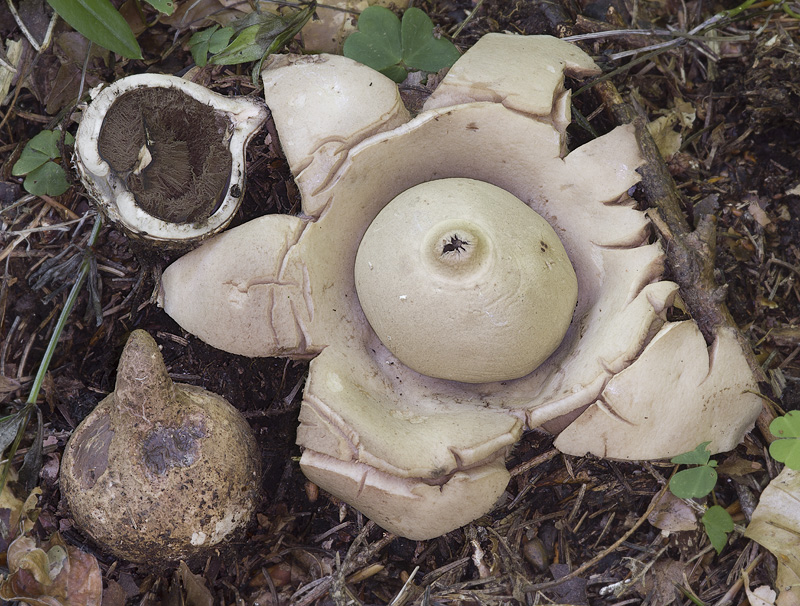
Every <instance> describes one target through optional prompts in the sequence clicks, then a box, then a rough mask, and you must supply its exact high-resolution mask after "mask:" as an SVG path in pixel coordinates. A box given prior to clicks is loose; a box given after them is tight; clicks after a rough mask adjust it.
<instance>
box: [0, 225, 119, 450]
mask: <svg viewBox="0 0 800 606" xmlns="http://www.w3.org/2000/svg"><path fill="white" fill-rule="evenodd" d="M102 225H103V219H102V217H101V216H100V215H97V217H96V218H95V221H94V227H93V228H92V233H91V235H90V236H89V241H88V242H87V244H86V246H87V249H86V252H84V257H83V262H82V263H81V267H80V270H78V277H77V279H76V280H75V283H74V284H73V285H72V290H70V291H69V296H68V297H67V301H66V302H65V303H64V309H62V310H61V315H59V316H58V322H56V327H55V330H53V335H52V336H51V337H50V342H49V343H48V344H47V349H46V350H45V352H44V356H42V363H41V364H39V370H38V371H37V372H36V378H35V379H34V380H33V386H32V387H31V392H30V394H29V395H28V401H27V404H30V405H33V404H35V403H36V399H37V398H38V397H39V391H40V390H41V388H42V383H43V382H44V376H45V374H46V373H47V370H48V369H49V368H50V361H51V360H52V359H53V354H54V353H55V351H56V347H57V346H58V342H59V341H60V340H61V333H62V332H64V326H66V324H67V319H68V318H69V315H70V313H72V308H73V307H75V301H77V300H78V294H80V291H81V287H82V286H83V283H84V282H85V281H86V276H88V275H89V266H90V265H91V259H90V255H91V252H90V250H91V247H92V246H94V243H95V242H96V241H97V235H98V234H99V233H100V227H101V226H102ZM12 456H13V455H12Z"/></svg>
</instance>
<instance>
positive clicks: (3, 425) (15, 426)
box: [0, 409, 28, 458]
mask: <svg viewBox="0 0 800 606" xmlns="http://www.w3.org/2000/svg"><path fill="white" fill-rule="evenodd" d="M23 410H24V409H23ZM27 415H28V413H27V411H25V412H23V411H22V410H21V411H19V412H16V413H14V414H13V415H8V416H7V417H3V418H2V419H0V458H2V455H3V453H4V452H5V451H6V449H7V448H8V447H9V446H11V443H12V442H13V441H14V439H15V438H16V437H17V432H18V431H19V430H20V427H21V426H22V424H23V423H24V422H25V420H26V419H27Z"/></svg>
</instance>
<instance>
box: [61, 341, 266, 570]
mask: <svg viewBox="0 0 800 606" xmlns="http://www.w3.org/2000/svg"><path fill="white" fill-rule="evenodd" d="M259 479H260V459H259V451H258V449H257V447H256V444H255V440H254V438H253V436H252V433H251V432H250V428H249V426H248V425H247V422H246V421H245V420H244V419H243V418H242V416H241V415H240V414H239V413H238V411H236V409H235V408H233V407H232V406H231V405H230V404H229V403H228V402H227V401H225V400H224V399H223V398H221V397H219V396H217V395H215V394H212V393H210V392H208V391H205V390H204V389H201V388H199V387H195V386H192V385H181V384H175V383H173V382H172V380H171V379H170V378H169V375H168V374H167V369H166V368H165V366H164V362H163V360H162V358H161V353H160V352H159V350H158V346H157V345H156V343H155V341H154V340H153V339H152V337H150V335H148V334H147V333H146V332H144V331H142V330H137V331H134V332H133V333H132V334H131V337H130V339H129V340H128V343H127V344H126V345H125V349H124V351H123V353H122V358H121V359H120V364H119V368H118V371H117V381H116V388H115V390H114V392H113V393H111V394H110V395H109V396H108V397H106V398H105V399H104V400H103V401H102V402H100V404H98V406H97V408H95V410H94V411H93V412H92V413H91V414H90V415H89V416H88V417H86V419H85V420H84V421H83V422H82V423H81V424H80V425H79V426H78V428H77V429H76V430H75V431H74V432H73V435H72V437H71V438H70V441H69V443H68V444H67V448H66V450H65V452H64V458H63V461H62V467H61V490H62V493H63V494H64V496H65V498H66V500H67V504H68V506H69V508H70V511H71V513H72V516H73V518H74V520H75V522H76V524H77V525H78V526H79V527H80V528H81V530H83V532H85V533H86V534H88V535H89V536H91V537H92V538H93V539H94V540H95V541H96V542H97V543H98V544H100V545H101V546H103V547H104V548H105V549H107V550H108V551H110V552H111V553H113V554H114V555H115V556H118V557H121V558H124V559H126V560H129V561H132V562H139V563H145V564H150V565H157V564H160V563H164V562H169V561H175V560H178V559H184V558H187V557H192V556H195V555H198V554H201V553H202V552H204V551H206V550H207V549H209V548H211V547H214V546H219V544H220V543H221V542H222V541H224V540H226V539H230V538H232V537H233V536H234V535H235V534H236V531H237V530H239V529H241V528H242V527H243V526H244V525H245V524H247V522H248V520H249V519H250V515H251V514H252V512H253V510H254V508H255V505H256V502H257V497H258V485H259Z"/></svg>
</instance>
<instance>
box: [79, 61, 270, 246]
mask: <svg viewBox="0 0 800 606" xmlns="http://www.w3.org/2000/svg"><path fill="white" fill-rule="evenodd" d="M95 95H96V96H95V98H94V100H93V102H92V104H91V105H90V106H89V108H88V109H87V110H86V112H85V114H84V116H83V119H82V121H81V126H80V127H79V129H78V133H77V136H76V147H75V150H76V159H77V164H78V168H79V169H80V172H81V176H82V178H83V180H84V182H85V183H86V185H87V187H88V188H89V191H90V192H92V194H93V196H94V197H95V198H96V199H97V201H98V203H99V204H100V208H101V209H102V210H103V211H104V212H105V213H106V214H107V215H108V216H109V217H110V218H111V219H112V220H114V221H117V222H119V224H120V225H121V226H122V227H123V228H124V229H125V230H126V231H127V232H128V233H129V234H132V235H135V236H138V237H142V238H147V239H152V240H158V241H162V242H176V243H178V244H182V243H186V242H190V241H193V240H196V239H199V238H201V237H204V236H206V235H208V234H210V233H214V232H216V231H218V230H220V229H222V228H223V227H225V226H226V225H227V223H228V222H229V221H230V219H231V218H232V216H233V213H234V212H235V211H236V208H237V207H238V204H239V200H240V199H241V196H242V192H243V188H244V149H245V146H246V145H247V142H248V141H249V139H250V137H251V136H252V135H253V134H254V133H255V132H256V131H257V130H258V128H259V127H260V125H261V124H262V123H263V121H264V119H265V118H266V108H265V107H264V106H263V104H262V103H261V102H260V101H258V100H255V99H249V98H244V97H240V98H230V97H223V96H221V95H218V94H216V93H212V92H211V91H209V90H207V89H205V88H204V87H202V86H199V85H197V84H193V83H191V82H187V81H184V80H182V79H181V78H176V77H173V76H162V75H157V74H142V75H138V76H130V77H128V78H123V79H121V80H118V81H117V82H115V83H114V84H112V85H111V86H108V87H107V88H105V89H103V90H102V91H100V92H95Z"/></svg>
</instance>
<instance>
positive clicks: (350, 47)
mask: <svg viewBox="0 0 800 606" xmlns="http://www.w3.org/2000/svg"><path fill="white" fill-rule="evenodd" d="M342 52H343V53H344V56H345V57H348V58H350V59H353V60H355V61H358V62H359V63H363V64H364V65H367V66H369V67H371V68H372V69H374V70H377V71H379V72H381V73H382V74H383V75H385V76H387V77H389V78H391V79H392V80H394V81H395V82H402V81H403V80H405V78H406V76H407V75H408V73H407V70H408V69H412V70H421V71H426V72H437V71H439V70H440V69H442V68H444V67H450V66H451V65H453V63H455V61H456V59H458V57H459V56H460V55H459V52H458V49H456V47H455V46H454V45H453V43H452V42H450V41H449V40H445V39H444V38H436V37H434V35H433V22H432V21H431V20H430V18H429V17H428V15H426V14H425V13H424V12H423V11H421V10H420V9H418V8H413V7H412V8H409V9H408V10H407V11H406V12H405V13H404V14H403V21H402V23H401V21H400V19H398V18H397V15H395V14H394V13H393V12H392V11H390V10H389V9H388V8H384V7H381V6H370V7H368V8H366V9H364V10H363V11H362V12H361V15H360V16H359V18H358V31H357V32H354V33H352V34H351V35H350V36H348V37H347V40H345V43H344V48H343V49H342Z"/></svg>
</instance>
